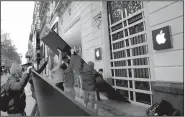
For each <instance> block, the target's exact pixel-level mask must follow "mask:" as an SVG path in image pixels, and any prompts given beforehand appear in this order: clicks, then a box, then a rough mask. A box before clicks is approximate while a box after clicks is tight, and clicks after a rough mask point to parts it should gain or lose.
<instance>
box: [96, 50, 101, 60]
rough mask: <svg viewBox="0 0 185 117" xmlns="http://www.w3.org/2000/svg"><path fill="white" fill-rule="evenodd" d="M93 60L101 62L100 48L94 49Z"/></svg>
mask: <svg viewBox="0 0 185 117" xmlns="http://www.w3.org/2000/svg"><path fill="white" fill-rule="evenodd" d="M95 60H102V52H101V48H97V49H95Z"/></svg>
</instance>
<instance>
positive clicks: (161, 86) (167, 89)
mask: <svg viewBox="0 0 185 117" xmlns="http://www.w3.org/2000/svg"><path fill="white" fill-rule="evenodd" d="M152 90H154V91H156V92H164V93H173V94H178V95H183V94H184V87H183V83H172V82H162V81H155V82H154V81H153V82H152Z"/></svg>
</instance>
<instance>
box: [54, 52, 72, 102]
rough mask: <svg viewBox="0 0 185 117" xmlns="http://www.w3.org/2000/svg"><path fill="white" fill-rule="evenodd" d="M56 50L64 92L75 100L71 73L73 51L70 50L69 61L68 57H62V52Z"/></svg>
mask: <svg viewBox="0 0 185 117" xmlns="http://www.w3.org/2000/svg"><path fill="white" fill-rule="evenodd" d="M57 50H58V52H59V66H60V68H61V69H62V72H63V76H62V77H63V86H64V92H65V93H66V94H68V95H70V96H71V97H72V98H74V99H75V90H74V73H73V65H74V56H75V55H74V54H75V50H74V49H71V59H70V57H69V56H68V55H66V56H64V57H62V51H61V50H60V49H57Z"/></svg>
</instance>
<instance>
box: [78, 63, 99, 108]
mask: <svg viewBox="0 0 185 117" xmlns="http://www.w3.org/2000/svg"><path fill="white" fill-rule="evenodd" d="M83 64H84V61H83V60H81V67H80V69H79V72H80V73H81V74H82V90H83V91H84V103H85V105H86V107H87V106H88V102H89V101H90V98H91V99H92V100H91V101H92V108H94V109H95V110H96V111H98V107H97V106H98V105H97V96H96V90H95V87H96V84H95V83H96V77H97V75H98V74H97V72H96V70H95V69H94V63H93V62H92V61H89V62H88V65H86V66H84V65H83Z"/></svg>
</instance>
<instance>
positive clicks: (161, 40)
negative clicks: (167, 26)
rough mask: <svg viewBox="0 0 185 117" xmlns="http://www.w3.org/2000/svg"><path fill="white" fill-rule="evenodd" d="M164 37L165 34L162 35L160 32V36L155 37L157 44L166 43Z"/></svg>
mask: <svg viewBox="0 0 185 117" xmlns="http://www.w3.org/2000/svg"><path fill="white" fill-rule="evenodd" d="M164 36H165V33H163V30H161V31H160V34H158V35H157V36H156V41H157V43H158V44H164V43H165V42H166V39H165V37H164Z"/></svg>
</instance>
